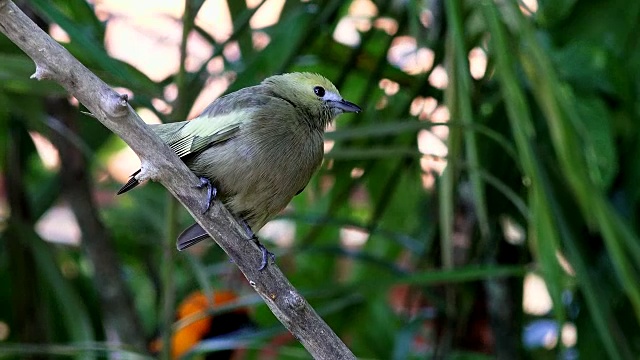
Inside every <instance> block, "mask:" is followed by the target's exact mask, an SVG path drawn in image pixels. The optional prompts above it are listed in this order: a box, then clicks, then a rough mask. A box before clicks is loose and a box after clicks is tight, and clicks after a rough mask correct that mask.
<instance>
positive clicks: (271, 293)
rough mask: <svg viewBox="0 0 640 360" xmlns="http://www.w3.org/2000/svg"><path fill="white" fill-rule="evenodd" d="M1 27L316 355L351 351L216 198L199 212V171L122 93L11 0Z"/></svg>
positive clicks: (1, 12) (1, 7) (342, 355)
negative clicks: (135, 160) (133, 158)
mask: <svg viewBox="0 0 640 360" xmlns="http://www.w3.org/2000/svg"><path fill="white" fill-rule="evenodd" d="M0 32H2V33H3V34H5V35H6V36H7V37H8V38H9V39H10V40H11V41H13V42H14V43H15V44H16V45H18V46H19V47H20V48H21V49H22V50H23V51H24V52H25V53H26V54H27V55H28V56H29V57H30V58H31V59H32V60H33V61H34V62H35V65H36V71H35V74H34V75H33V76H32V78H35V79H38V80H43V79H50V80H53V81H55V82H57V83H59V84H60V85H62V86H63V87H64V88H65V89H66V90H67V91H68V92H69V93H70V94H71V95H73V96H74V97H76V99H78V101H80V102H81V103H82V104H83V105H84V106H86V107H87V109H89V110H90V111H91V112H92V113H93V114H94V115H95V117H96V118H97V119H98V120H99V121H100V122H101V123H102V124H103V125H104V126H106V127H107V128H108V129H109V130H111V131H113V132H114V133H115V134H116V135H118V136H119V137H120V138H122V139H123V140H124V141H125V142H126V143H127V144H128V145H129V146H130V147H131V149H133V151H135V152H136V154H138V156H139V157H140V159H141V162H142V168H143V169H144V172H145V173H146V174H147V175H148V177H149V178H150V179H152V180H155V181H158V182H160V183H161V184H162V185H164V186H165V187H166V188H167V189H168V190H169V191H170V192H171V194H172V195H173V196H175V197H176V198H177V199H178V200H179V201H180V202H181V203H182V204H183V205H184V206H185V207H186V208H187V210H189V212H190V213H191V215H192V216H193V218H194V219H196V221H197V222H198V223H199V224H200V225H201V226H202V227H203V228H204V229H205V230H206V231H207V232H208V233H209V234H210V235H211V236H212V238H213V239H215V241H216V243H218V245H220V247H221V248H222V249H223V250H224V251H225V252H226V253H227V254H228V255H229V257H230V258H231V259H232V260H233V261H234V263H235V264H236V265H237V266H238V267H239V268H240V270H241V271H242V272H243V273H244V275H245V277H246V278H247V280H248V281H249V284H251V286H252V287H253V288H254V289H255V290H256V292H258V294H260V296H261V297H262V298H263V299H264V301H265V303H266V304H267V305H268V306H269V308H270V309H271V311H272V312H273V313H274V315H275V316H276V317H277V318H278V320H280V322H282V324H284V325H285V327H286V328H287V329H288V330H289V331H290V332H291V333H292V334H293V335H294V336H295V337H296V338H297V339H299V341H300V342H301V343H302V345H304V347H305V348H306V349H307V350H308V351H309V352H310V353H311V355H312V356H313V357H314V358H316V359H355V357H354V355H353V354H352V353H351V351H350V350H349V349H348V348H347V347H346V345H345V344H344V343H343V342H342V341H341V340H340V339H339V338H338V336H337V335H336V334H335V333H334V332H333V331H332V330H331V329H330V328H329V326H328V325H327V324H326V323H325V322H324V321H323V320H322V319H321V318H320V317H319V316H318V314H317V313H316V312H315V311H314V310H313V309H312V308H311V307H310V306H309V304H308V303H307V301H306V300H305V299H304V298H303V297H302V296H301V295H300V294H299V293H298V291H297V290H296V289H295V288H294V287H293V286H292V285H291V283H290V282H289V281H288V280H287V279H286V278H285V277H284V275H283V274H282V272H281V271H280V269H279V268H278V267H277V266H275V265H273V266H268V267H267V268H266V269H265V270H264V271H258V268H259V266H260V261H261V253H260V251H259V249H258V248H257V246H256V245H255V243H254V242H253V241H247V239H246V238H245V235H244V231H243V229H242V227H241V226H240V225H239V224H238V222H237V221H236V220H235V219H234V217H233V216H232V215H231V214H230V213H229V212H228V211H227V210H226V209H225V207H224V206H223V205H222V204H220V203H219V202H216V203H215V204H214V205H213V206H212V208H211V210H210V211H208V212H207V213H206V214H202V213H201V209H202V206H203V199H204V192H203V191H201V190H197V189H196V185H197V184H198V179H197V178H196V176H195V175H194V174H193V173H192V172H191V171H190V170H189V169H188V168H187V167H186V165H185V164H184V163H183V162H182V161H181V160H180V159H179V158H178V156H177V155H175V153H173V151H171V149H170V148H169V147H168V146H167V145H165V144H164V143H163V142H162V141H161V140H160V139H159V138H158V137H157V136H155V135H154V134H153V133H152V131H151V130H150V129H149V128H148V127H147V126H146V125H145V124H144V122H142V120H140V118H139V117H138V115H137V114H136V113H135V112H134V111H133V110H132V109H131V107H130V106H129V104H128V102H127V97H126V96H122V95H118V94H117V93H116V92H114V91H113V90H112V89H111V88H110V87H109V86H108V85H107V84H105V83H104V82H103V81H102V80H100V79H99V78H98V77H97V76H96V75H94V74H93V73H91V71H89V70H88V69H87V68H86V67H84V66H83V65H82V64H81V63H80V62H78V61H77V60H76V59H75V58H74V57H73V56H72V55H71V54H69V52H67V50H65V49H64V48H63V47H62V46H61V45H60V44H58V43H57V42H55V41H54V40H53V39H51V38H50V37H49V36H48V35H47V34H46V33H45V32H43V31H42V30H41V29H40V28H38V27H37V26H36V25H35V24H34V23H33V22H32V21H31V20H30V19H29V18H28V17H27V16H26V15H24V13H22V11H21V10H20V9H19V8H18V7H17V6H16V5H15V4H14V3H13V2H12V1H9V0H0ZM0 66H2V65H0Z"/></svg>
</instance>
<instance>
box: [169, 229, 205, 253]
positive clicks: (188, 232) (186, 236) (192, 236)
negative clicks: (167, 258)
mask: <svg viewBox="0 0 640 360" xmlns="http://www.w3.org/2000/svg"><path fill="white" fill-rule="evenodd" d="M208 237H209V234H207V232H206V231H204V229H203V228H202V227H201V226H200V225H199V224H198V223H195V224H193V225H191V226H189V227H188V228H186V229H185V230H184V231H183V232H182V234H180V235H178V242H177V244H176V247H177V248H178V250H180V251H182V250H184V249H186V248H188V247H189V246H192V245H195V244H197V243H199V242H200V241H202V240H204V239H206V238H208Z"/></svg>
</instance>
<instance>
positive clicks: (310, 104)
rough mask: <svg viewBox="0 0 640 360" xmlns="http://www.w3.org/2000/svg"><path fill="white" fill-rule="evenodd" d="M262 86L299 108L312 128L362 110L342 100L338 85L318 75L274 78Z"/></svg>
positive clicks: (307, 74)
mask: <svg viewBox="0 0 640 360" xmlns="http://www.w3.org/2000/svg"><path fill="white" fill-rule="evenodd" d="M263 84H264V85H267V86H269V87H271V89H273V92H274V94H275V95H276V96H278V97H281V98H282V99H284V100H286V101H288V102H289V103H291V104H292V105H293V106H294V107H296V109H298V111H300V112H301V113H302V114H303V115H304V117H305V120H306V121H308V122H310V125H312V126H314V127H318V128H320V129H323V130H324V128H325V127H326V126H327V125H328V124H329V123H330V122H331V121H333V119H334V118H335V117H336V116H338V115H340V114H342V113H346V112H355V113H357V112H360V111H361V110H362V109H360V107H359V106H358V105H356V104H354V103H352V102H349V101H346V100H345V99H343V98H342V96H340V92H338V89H336V87H335V85H333V84H332V83H331V81H329V80H327V79H326V78H325V77H324V76H321V75H318V74H313V73H289V74H282V75H275V76H271V77H269V78H267V79H265V80H264V82H263Z"/></svg>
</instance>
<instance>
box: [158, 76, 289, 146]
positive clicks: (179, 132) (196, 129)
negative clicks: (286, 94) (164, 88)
mask: <svg viewBox="0 0 640 360" xmlns="http://www.w3.org/2000/svg"><path fill="white" fill-rule="evenodd" d="M267 105H270V106H267ZM276 105H278V106H277V108H278V112H279V113H283V112H284V111H294V108H293V107H291V104H290V103H289V102H286V101H285V100H283V99H281V98H278V97H275V96H274V94H272V93H271V92H269V91H268V89H266V88H265V87H264V86H253V87H249V88H244V89H241V90H239V91H236V92H235V93H232V94H229V95H226V96H223V97H220V98H218V99H217V100H216V101H214V102H213V103H211V105H209V106H208V107H207V108H206V109H205V110H204V111H203V112H202V114H200V116H198V117H197V118H195V119H193V120H191V121H183V122H180V123H171V124H165V125H160V126H158V127H156V128H154V130H155V131H156V133H157V134H158V135H159V136H160V137H161V138H162V140H163V141H164V142H166V143H167V144H168V145H169V146H170V147H171V148H172V149H173V150H174V151H175V152H176V154H178V156H180V157H184V156H187V155H189V154H193V153H197V152H200V151H202V150H205V149H207V148H209V147H211V146H213V145H216V144H219V143H221V142H224V141H226V140H229V139H231V138H233V137H234V136H235V135H236V134H237V133H238V131H239V130H240V127H241V126H242V124H243V123H245V122H246V121H247V120H249V119H251V117H252V116H259V117H260V116H264V115H259V114H261V113H262V112H263V111H264V109H265V108H270V109H273V108H274V107H275V106H276ZM261 109H262V110H261ZM292 116H295V114H294V115H292Z"/></svg>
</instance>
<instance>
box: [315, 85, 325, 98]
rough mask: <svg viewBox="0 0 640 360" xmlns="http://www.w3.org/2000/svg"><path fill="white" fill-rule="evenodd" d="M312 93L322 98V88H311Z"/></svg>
mask: <svg viewBox="0 0 640 360" xmlns="http://www.w3.org/2000/svg"><path fill="white" fill-rule="evenodd" d="M313 92H314V93H315V94H316V95H318V97H323V96H324V88H323V87H322V86H316V87H314V88H313Z"/></svg>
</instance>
